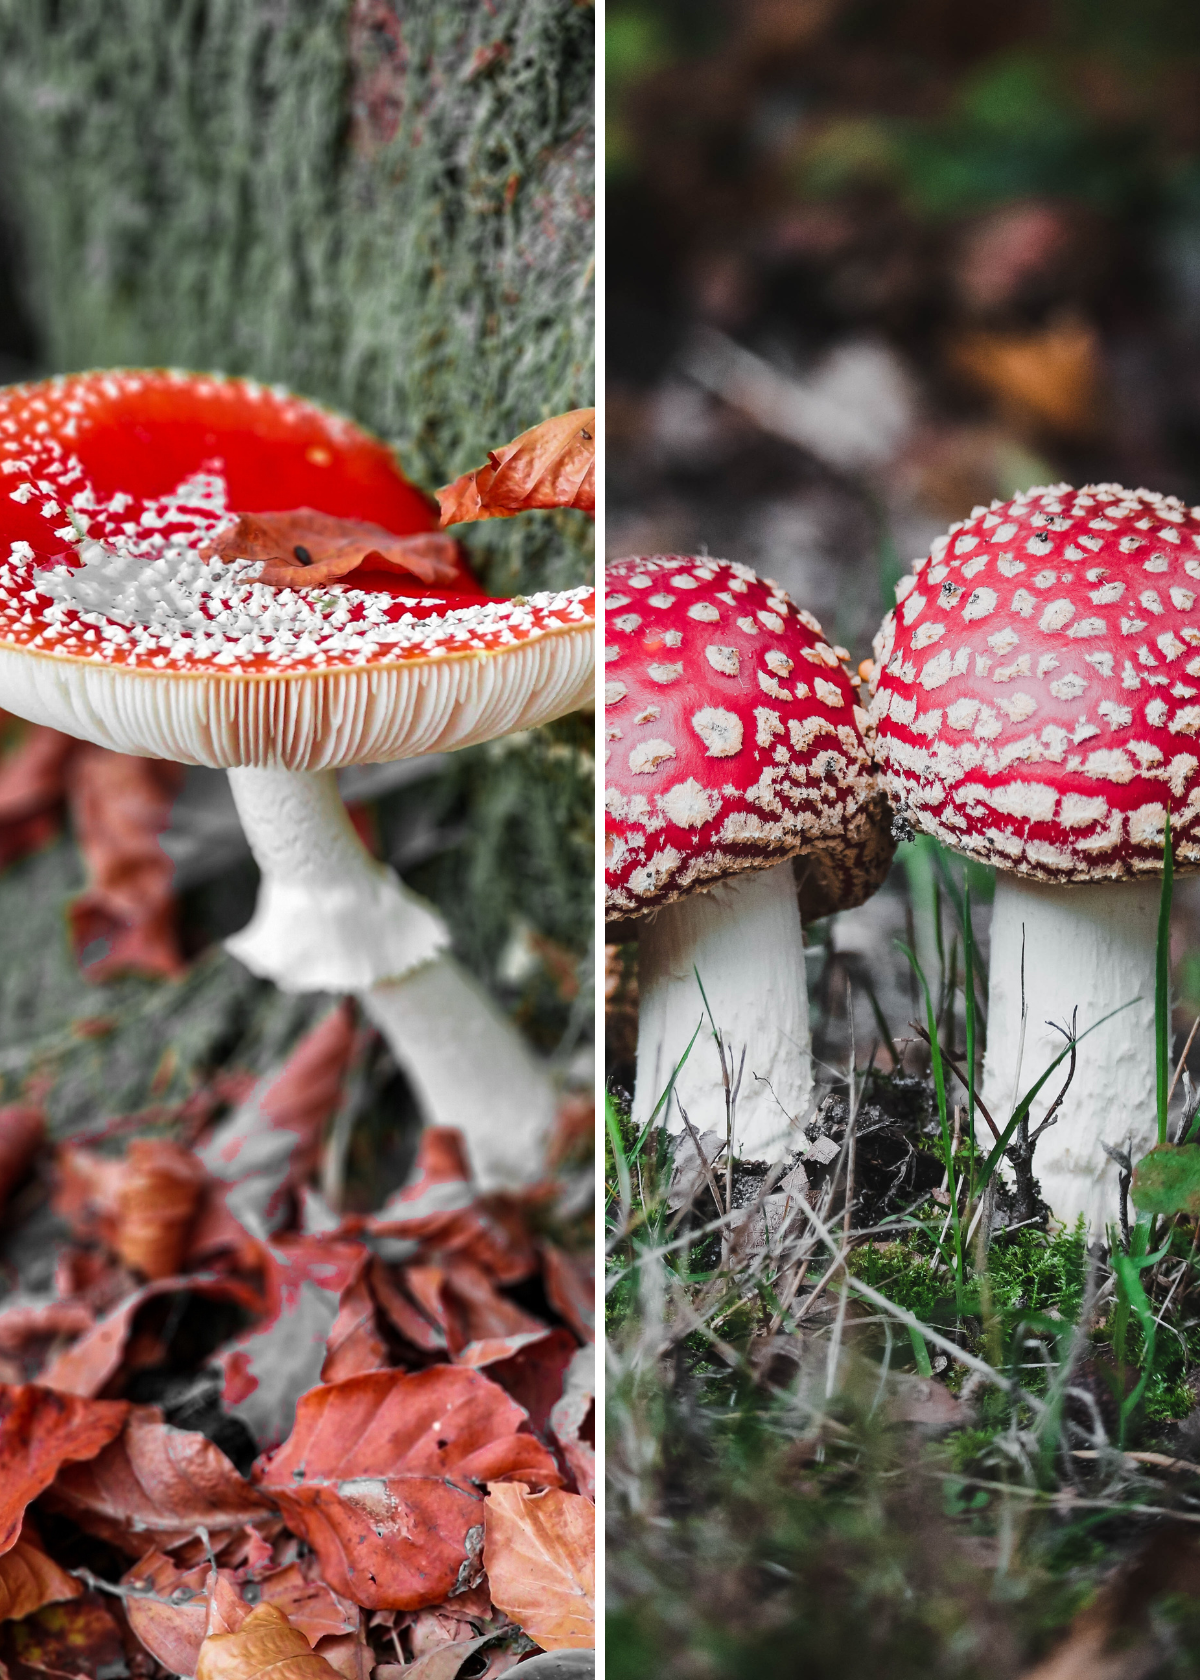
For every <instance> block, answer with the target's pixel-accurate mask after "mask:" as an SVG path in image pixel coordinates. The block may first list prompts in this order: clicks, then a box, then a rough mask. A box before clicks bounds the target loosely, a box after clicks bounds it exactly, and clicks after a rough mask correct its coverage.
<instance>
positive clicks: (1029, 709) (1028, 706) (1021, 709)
mask: <svg viewBox="0 0 1200 1680" xmlns="http://www.w3.org/2000/svg"><path fill="white" fill-rule="evenodd" d="M996 704H997V706H998V707H999V708H1000V710H1001V711H1002V712H1004V713H1005V714H1006V716H1008V717H1009V718H1011V720H1012V721H1013V723H1024V722H1025V719H1026V718H1028V717H1032V716H1033V714H1034V712H1036V711H1037V701H1036V700H1035V699H1034V698H1033V696H1032V694H1025V693H1017V694H1012V695H1008V696H1006V697H1005V699H1003V700H997V702H996Z"/></svg>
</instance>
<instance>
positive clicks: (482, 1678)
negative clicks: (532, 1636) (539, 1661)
mask: <svg viewBox="0 0 1200 1680" xmlns="http://www.w3.org/2000/svg"><path fill="white" fill-rule="evenodd" d="M520 1660H521V1652H520V1651H519V1650H518V1649H516V1648H515V1646H514V1642H513V1636H512V1629H511V1628H506V1629H504V1630H502V1631H501V1632H499V1633H485V1634H482V1635H480V1636H479V1637H477V1638H475V1639H463V1640H457V1641H455V1642H454V1643H453V1644H449V1645H439V1646H438V1647H437V1649H436V1650H434V1651H427V1652H426V1653H425V1655H424V1656H422V1657H417V1658H416V1659H415V1661H413V1662H411V1663H406V1664H405V1665H404V1667H403V1668H402V1667H401V1666H400V1664H399V1663H380V1664H379V1666H378V1667H377V1668H376V1670H375V1676H374V1680H401V1676H403V1680H458V1675H459V1674H460V1673H461V1672H462V1671H463V1669H464V1667H466V1666H467V1665H468V1664H469V1665H470V1666H469V1670H468V1672H469V1673H470V1675H471V1680H492V1676H493V1675H496V1674H504V1673H506V1672H507V1671H508V1670H509V1669H510V1668H514V1667H515V1666H516V1664H517V1663H519V1662H520Z"/></svg>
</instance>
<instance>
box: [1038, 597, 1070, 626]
mask: <svg viewBox="0 0 1200 1680" xmlns="http://www.w3.org/2000/svg"><path fill="white" fill-rule="evenodd" d="M1074 617H1075V608H1074V607H1073V606H1072V605H1071V603H1070V601H1068V600H1066V599H1060V600H1057V601H1051V602H1049V603H1048V605H1047V606H1046V608H1045V610H1044V611H1043V613H1042V616H1041V618H1039V619H1038V629H1039V630H1046V631H1050V630H1062V629H1063V628H1065V626H1066V625H1068V624H1070V622H1071V620H1072V619H1073V618H1074Z"/></svg>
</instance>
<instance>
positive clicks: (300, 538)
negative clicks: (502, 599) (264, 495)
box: [210, 508, 471, 589]
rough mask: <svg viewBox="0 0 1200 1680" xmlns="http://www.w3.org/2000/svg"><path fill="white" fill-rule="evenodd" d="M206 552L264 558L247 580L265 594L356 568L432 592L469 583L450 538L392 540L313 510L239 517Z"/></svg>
mask: <svg viewBox="0 0 1200 1680" xmlns="http://www.w3.org/2000/svg"><path fill="white" fill-rule="evenodd" d="M297 549H299V550H301V551H302V552H301V553H299V554H298V553H297V552H296V551H297ZM210 553H211V554H212V556H213V557H214V558H215V559H218V560H225V561H232V560H262V561H265V562H266V563H265V565H264V566H263V569H262V571H261V572H259V574H258V576H257V578H256V579H255V580H254V581H255V582H257V583H265V584H266V585H267V586H268V588H272V589H318V588H323V587H324V586H325V585H326V584H329V583H333V582H335V581H336V580H337V579H338V578H344V577H348V576H349V574H350V573H351V572H354V571H357V570H358V568H359V567H360V566H361V567H363V569H364V570H365V571H372V572H391V573H394V574H395V575H396V576H397V578H403V577H409V578H414V579H416V580H417V581H418V582H420V583H426V584H431V585H434V586H435V587H439V588H446V587H450V588H454V587H455V586H456V585H462V584H463V583H469V582H471V579H470V577H469V574H468V573H467V572H466V571H465V570H464V568H463V565H462V563H461V561H460V559H459V557H458V545H457V544H456V543H455V542H454V541H453V540H452V538H450V537H444V536H441V535H440V534H439V533H438V532H436V531H420V532H417V533H416V534H415V535H413V536H408V537H398V536H397V535H396V533H395V532H394V531H387V530H385V529H384V527H383V526H382V525H372V524H369V523H368V522H367V521H366V520H362V519H339V518H336V517H335V516H334V515H333V514H329V513H318V512H317V511H316V509H315V508H293V509H291V511H290V512H287V513H243V514H239V516H238V520H237V524H236V525H234V526H233V527H232V529H231V530H229V531H226V532H224V533H223V534H222V535H221V536H219V537H218V538H217V539H216V541H215V542H214V543H213V544H212V546H211V550H210Z"/></svg>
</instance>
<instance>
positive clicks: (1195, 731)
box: [1168, 706, 1200, 735]
mask: <svg viewBox="0 0 1200 1680" xmlns="http://www.w3.org/2000/svg"><path fill="white" fill-rule="evenodd" d="M1168 728H1169V729H1170V731H1171V734H1172V735H1200V706H1181V707H1180V708H1179V710H1178V711H1177V712H1176V713H1175V716H1174V717H1173V718H1172V719H1171V722H1170V724H1169V725H1168Z"/></svg>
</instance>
